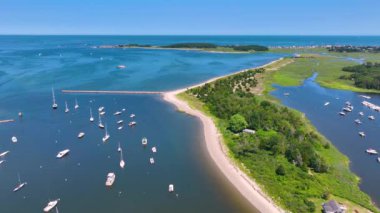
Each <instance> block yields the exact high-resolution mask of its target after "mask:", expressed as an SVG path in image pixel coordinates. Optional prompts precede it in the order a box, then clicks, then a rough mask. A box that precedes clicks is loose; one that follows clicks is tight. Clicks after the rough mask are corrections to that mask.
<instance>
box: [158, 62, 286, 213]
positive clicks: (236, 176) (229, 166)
mask: <svg viewBox="0 0 380 213" xmlns="http://www.w3.org/2000/svg"><path fill="white" fill-rule="evenodd" d="M281 60H283V58H280V59H277V60H275V61H272V62H270V63H268V64H265V65H263V66H260V67H255V68H250V69H257V68H263V67H267V66H269V65H272V64H274V63H276V62H278V61H281ZM247 70H249V69H244V70H241V71H238V72H235V73H232V74H229V75H225V76H220V77H216V78H212V79H210V80H207V81H205V82H202V83H200V84H196V85H193V86H191V87H187V88H183V89H178V90H174V91H169V92H165V93H163V99H164V100H165V101H167V102H169V103H171V104H173V105H174V106H175V107H176V108H177V109H178V110H180V111H183V112H185V113H187V114H189V115H192V116H195V117H197V118H199V119H200V120H201V122H202V125H203V132H204V137H205V142H206V147H207V151H208V153H209V155H210V156H211V158H212V159H213V161H214V162H215V164H216V165H217V167H218V168H219V169H220V171H221V172H222V173H223V174H224V175H225V177H226V178H227V179H228V180H229V181H230V182H231V183H232V185H234V187H235V188H236V189H237V190H238V191H239V192H240V193H241V194H242V195H243V196H244V197H245V198H246V199H247V200H248V201H249V202H250V203H251V204H252V205H253V206H254V207H255V208H257V209H258V210H259V211H260V212H271V213H272V212H273V213H274V212H285V211H284V210H283V209H281V208H280V207H278V206H277V205H276V204H275V203H274V202H273V201H272V199H271V198H270V197H269V196H267V195H266V194H265V193H264V192H263V191H262V190H261V189H260V187H259V186H258V184H257V183H256V182H255V181H253V180H252V179H251V178H250V177H249V176H248V175H247V174H245V173H244V172H243V171H242V170H241V169H240V168H239V167H238V166H237V165H236V164H235V162H233V160H232V159H230V157H229V156H228V151H227V150H228V149H227V147H225V145H224V142H223V141H222V140H223V139H222V136H221V134H220V133H219V131H218V129H217V128H216V126H215V124H214V122H213V120H212V118H210V117H209V116H207V115H205V114H204V113H203V112H201V111H199V110H196V109H193V108H191V107H190V106H189V104H188V103H187V102H185V101H183V100H180V99H178V98H177V95H178V94H179V93H182V92H185V91H186V90H187V89H191V88H194V87H198V86H202V85H204V84H206V83H209V82H212V81H215V80H218V79H220V78H224V77H227V76H230V75H234V74H237V73H241V72H245V71H247Z"/></svg>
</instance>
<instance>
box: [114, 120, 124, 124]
mask: <svg viewBox="0 0 380 213" xmlns="http://www.w3.org/2000/svg"><path fill="white" fill-rule="evenodd" d="M123 122H124V121H123V120H118V121H117V122H116V123H117V124H122V123H123Z"/></svg>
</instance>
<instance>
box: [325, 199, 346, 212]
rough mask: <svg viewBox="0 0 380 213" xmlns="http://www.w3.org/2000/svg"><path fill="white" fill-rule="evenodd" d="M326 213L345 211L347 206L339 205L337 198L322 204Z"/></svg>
mask: <svg viewBox="0 0 380 213" xmlns="http://www.w3.org/2000/svg"><path fill="white" fill-rule="evenodd" d="M322 208H323V212H324V213H344V212H345V211H344V210H345V208H344V207H343V206H341V205H339V204H338V203H337V202H336V201H335V200H330V201H328V202H326V203H324V204H322Z"/></svg>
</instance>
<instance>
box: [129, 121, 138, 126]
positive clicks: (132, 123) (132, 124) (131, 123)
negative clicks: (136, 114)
mask: <svg viewBox="0 0 380 213" xmlns="http://www.w3.org/2000/svg"><path fill="white" fill-rule="evenodd" d="M136 124H137V122H136V121H131V122H129V123H128V126H135V125H136Z"/></svg>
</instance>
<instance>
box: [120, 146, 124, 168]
mask: <svg viewBox="0 0 380 213" xmlns="http://www.w3.org/2000/svg"><path fill="white" fill-rule="evenodd" d="M119 165H120V168H122V169H124V166H125V162H124V159H123V150H121V151H120V164H119Z"/></svg>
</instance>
